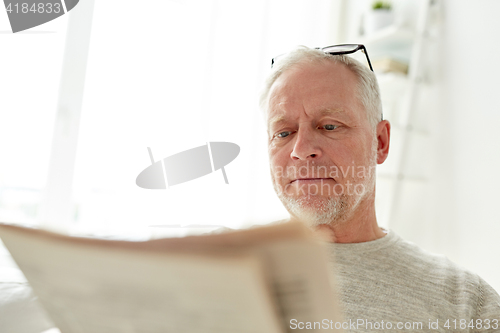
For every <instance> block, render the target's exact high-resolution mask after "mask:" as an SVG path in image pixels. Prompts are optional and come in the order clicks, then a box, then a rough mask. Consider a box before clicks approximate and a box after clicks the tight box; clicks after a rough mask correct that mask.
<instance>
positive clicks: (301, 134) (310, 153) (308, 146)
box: [290, 129, 322, 161]
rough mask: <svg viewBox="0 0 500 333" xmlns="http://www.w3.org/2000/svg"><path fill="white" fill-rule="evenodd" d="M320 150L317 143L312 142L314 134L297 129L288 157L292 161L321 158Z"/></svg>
mask: <svg viewBox="0 0 500 333" xmlns="http://www.w3.org/2000/svg"><path fill="white" fill-rule="evenodd" d="M321 154H322V152H321V149H320V147H319V145H318V142H317V141H316V140H314V133H313V131H311V130H310V129H299V130H298V132H297V135H296V136H295V144H294V146H293V150H292V153H291V154H290V157H291V158H292V160H304V161H305V160H308V159H317V158H319V157H321Z"/></svg>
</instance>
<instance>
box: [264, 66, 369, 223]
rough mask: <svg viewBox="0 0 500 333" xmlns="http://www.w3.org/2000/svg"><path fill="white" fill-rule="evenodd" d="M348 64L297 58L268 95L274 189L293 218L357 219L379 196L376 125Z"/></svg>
mask: <svg viewBox="0 0 500 333" xmlns="http://www.w3.org/2000/svg"><path fill="white" fill-rule="evenodd" d="M357 89H358V88H357V78H356V76H355V75H354V74H353V73H352V72H351V71H350V70H349V69H348V68H347V67H345V66H344V65H342V64H339V63H332V62H326V61H325V62H318V63H312V64H311V63H307V64H306V63H299V64H298V65H295V66H294V67H292V68H290V69H289V70H287V71H286V72H284V73H283V74H282V75H281V76H280V77H279V78H278V79H277V80H276V81H275V83H274V84H273V85H272V87H271V91H270V95H269V108H268V110H269V112H268V119H267V120H268V133H269V146H268V148H269V159H270V166H271V176H272V180H273V185H274V188H275V191H276V192H277V194H278V196H279V198H280V200H281V201H282V202H283V204H284V205H285V207H286V208H287V210H288V211H289V212H290V214H291V215H292V216H294V217H297V218H300V219H303V220H306V221H307V222H309V223H312V224H314V225H317V224H327V223H332V222H333V223H335V222H341V221H344V220H347V219H349V218H351V217H352V216H353V215H354V214H355V213H356V211H357V210H362V209H363V203H364V202H365V203H366V202H367V201H370V200H372V202H373V198H374V190H375V165H376V163H377V139H376V131H375V130H374V129H373V127H372V126H371V125H370V123H369V122H368V118H367V115H366V112H365V110H364V107H363V105H362V103H361V101H360V100H359V98H358V97H357V95H358V90H357Z"/></svg>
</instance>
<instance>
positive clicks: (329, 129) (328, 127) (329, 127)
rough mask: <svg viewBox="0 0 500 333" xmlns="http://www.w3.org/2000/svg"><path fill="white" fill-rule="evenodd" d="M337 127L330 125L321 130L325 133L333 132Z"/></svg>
mask: <svg viewBox="0 0 500 333" xmlns="http://www.w3.org/2000/svg"><path fill="white" fill-rule="evenodd" d="M337 127H338V126H337V125H332V124H326V125H325V126H323V128H324V129H325V130H327V131H333V130H334V129H336V128H337Z"/></svg>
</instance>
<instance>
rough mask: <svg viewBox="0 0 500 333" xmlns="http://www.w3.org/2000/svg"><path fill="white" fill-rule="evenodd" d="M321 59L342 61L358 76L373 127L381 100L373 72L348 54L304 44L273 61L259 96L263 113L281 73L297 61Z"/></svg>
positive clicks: (379, 118) (376, 120)
mask: <svg viewBox="0 0 500 333" xmlns="http://www.w3.org/2000/svg"><path fill="white" fill-rule="evenodd" d="M323 60H328V61H334V62H339V63H342V64H344V65H345V66H347V68H349V69H350V70H351V71H352V72H353V73H354V74H355V75H356V77H357V78H358V97H359V98H360V100H361V103H362V104H363V106H364V108H365V110H366V113H367V117H368V121H369V122H370V124H371V125H372V126H373V127H374V128H375V127H376V126H377V124H378V123H379V122H380V121H381V120H382V102H381V100H380V89H379V87H378V83H377V78H376V77H375V74H374V73H373V72H372V71H371V70H370V69H369V68H367V67H366V66H364V65H363V64H361V63H360V62H359V61H357V60H356V59H353V58H351V57H349V56H345V55H331V54H328V53H325V52H323V51H321V50H318V49H311V48H308V47H306V46H299V47H298V48H296V49H294V50H292V51H291V52H289V53H288V54H286V55H284V56H283V57H282V58H280V59H279V61H278V62H275V63H274V65H273V70H272V72H271V74H270V75H269V76H268V78H267V80H266V82H265V85H264V89H263V91H262V93H261V96H260V108H261V109H262V110H263V111H264V113H265V115H266V116H267V108H268V103H269V92H270V90H271V87H272V85H273V84H274V82H275V81H276V80H277V79H278V77H279V76H280V75H281V74H282V73H284V72H285V71H286V70H288V69H290V68H291V67H293V66H295V65H297V64H298V63H304V62H308V63H312V62H320V61H323Z"/></svg>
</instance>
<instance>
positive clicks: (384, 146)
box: [377, 120, 391, 164]
mask: <svg viewBox="0 0 500 333" xmlns="http://www.w3.org/2000/svg"><path fill="white" fill-rule="evenodd" d="M390 141H391V124H390V123H389V121H387V120H382V121H381V122H379V123H378V124H377V142H378V146H377V164H382V163H384V161H385V160H386V159H387V156H388V155H389V143H390Z"/></svg>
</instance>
